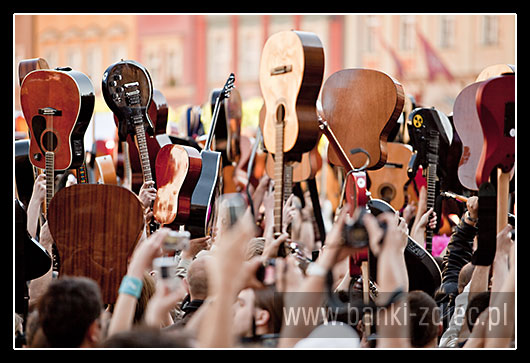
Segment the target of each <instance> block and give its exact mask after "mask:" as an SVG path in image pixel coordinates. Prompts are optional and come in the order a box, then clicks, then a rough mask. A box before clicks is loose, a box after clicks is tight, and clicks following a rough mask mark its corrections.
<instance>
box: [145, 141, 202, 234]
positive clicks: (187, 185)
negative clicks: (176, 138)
mask: <svg viewBox="0 0 530 363" xmlns="http://www.w3.org/2000/svg"><path fill="white" fill-rule="evenodd" d="M201 168H202V159H201V155H200V153H199V151H197V149H195V148H193V147H191V146H184V145H165V146H164V147H163V148H161V149H160V151H159V152H158V154H157V156H156V163H155V170H156V183H157V185H158V188H157V191H156V199H155V202H154V205H153V216H154V217H155V219H156V221H157V222H158V223H160V225H165V226H166V227H170V228H172V229H177V228H178V226H180V225H181V224H184V223H186V222H187V221H188V218H189V216H190V211H191V195H192V194H193V191H194V190H195V186H196V185H197V181H198V180H199V176H200V175H201Z"/></svg>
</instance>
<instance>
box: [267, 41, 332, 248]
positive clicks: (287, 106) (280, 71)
mask: <svg viewBox="0 0 530 363" xmlns="http://www.w3.org/2000/svg"><path fill="white" fill-rule="evenodd" d="M323 74H324V48H323V46H322V42H321V41H320V39H319V38H318V36H317V35H316V34H314V33H309V32H300V31H282V32H279V33H276V34H273V35H272V36H270V37H269V38H268V39H267V41H266V42H265V45H264V47H263V51H262V54H261V61H260V72H259V82H260V89H261V93H262V96H263V99H264V107H265V110H264V112H265V117H264V121H263V128H262V132H263V140H264V144H265V147H266V149H267V150H268V151H269V152H272V153H274V232H275V234H279V233H281V232H282V231H281V229H282V214H283V212H282V210H283V200H284V165H285V161H289V160H296V159H298V160H299V159H300V156H301V154H303V153H304V152H308V151H310V150H312V149H313V148H314V147H315V146H316V144H317V141H318V138H319V136H320V131H319V127H318V118H317V109H316V100H317V97H318V94H319V91H320V87H321V85H322V78H323ZM282 247H283V246H282ZM282 247H280V249H279V253H280V255H283V253H284V252H285V251H284V248H282Z"/></svg>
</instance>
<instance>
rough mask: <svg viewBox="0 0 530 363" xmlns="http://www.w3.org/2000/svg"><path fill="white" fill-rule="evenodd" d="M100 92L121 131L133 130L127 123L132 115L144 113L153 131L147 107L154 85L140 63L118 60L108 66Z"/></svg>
mask: <svg viewBox="0 0 530 363" xmlns="http://www.w3.org/2000/svg"><path fill="white" fill-rule="evenodd" d="M102 93H103V97H104V99H105V102H106V103H107V105H108V106H109V108H110V109H111V111H112V112H114V114H115V115H116V116H117V117H118V119H119V121H120V134H123V133H133V132H134V131H133V130H131V128H130V127H131V126H132V125H128V124H129V123H130V122H129V121H131V117H132V116H138V115H142V116H143V118H144V122H145V123H147V125H146V126H147V127H148V130H149V131H152V128H153V125H152V122H151V120H150V119H149V117H148V116H147V109H148V107H149V104H150V103H151V99H152V97H153V85H152V81H151V77H150V75H149V72H148V71H147V69H146V68H144V67H143V66H142V65H141V64H139V63H137V62H135V61H133V60H125V61H124V60H121V61H119V62H117V63H114V64H112V65H110V66H109V67H108V68H107V69H106V70H105V72H104V74H103V80H102ZM125 128H127V131H125ZM121 136H125V135H121Z"/></svg>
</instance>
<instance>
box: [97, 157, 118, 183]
mask: <svg viewBox="0 0 530 363" xmlns="http://www.w3.org/2000/svg"><path fill="white" fill-rule="evenodd" d="M94 166H95V167H94V177H95V179H96V182H97V183H101V184H112V185H117V184H118V178H117V177H116V168H115V167H114V161H113V160H112V157H111V156H110V155H101V156H98V157H96V159H95V161H94Z"/></svg>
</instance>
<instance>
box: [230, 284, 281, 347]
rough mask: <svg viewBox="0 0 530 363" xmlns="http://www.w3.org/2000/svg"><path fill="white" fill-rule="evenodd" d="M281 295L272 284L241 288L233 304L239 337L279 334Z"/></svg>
mask: <svg viewBox="0 0 530 363" xmlns="http://www.w3.org/2000/svg"><path fill="white" fill-rule="evenodd" d="M282 314H283V302H282V296H281V295H280V294H278V293H276V290H275V288H274V286H267V287H265V288H263V289H256V290H254V289H245V290H242V291H241V292H240V293H239V295H238V297H237V302H236V303H235V304H234V324H235V327H236V328H235V330H236V333H237V334H238V335H239V336H241V337H251V336H252V335H253V334H255V335H257V336H260V335H265V334H279V333H280V330H281V327H282V316H283V315H282Z"/></svg>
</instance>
